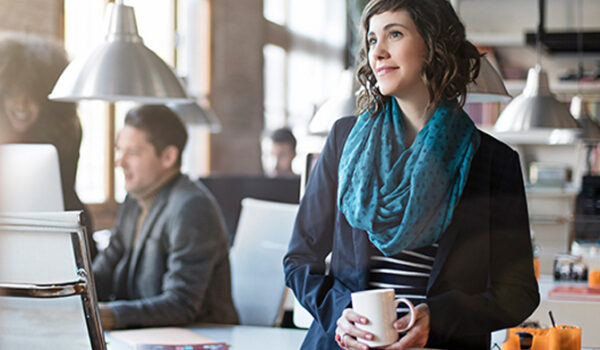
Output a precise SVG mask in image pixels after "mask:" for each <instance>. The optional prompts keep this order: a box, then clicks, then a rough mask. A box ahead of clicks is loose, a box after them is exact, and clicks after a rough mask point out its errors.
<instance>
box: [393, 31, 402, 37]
mask: <svg viewBox="0 0 600 350" xmlns="http://www.w3.org/2000/svg"><path fill="white" fill-rule="evenodd" d="M402 35H403V34H402V32H398V31H394V32H391V33H390V36H391V37H392V38H399V37H401V36H402Z"/></svg>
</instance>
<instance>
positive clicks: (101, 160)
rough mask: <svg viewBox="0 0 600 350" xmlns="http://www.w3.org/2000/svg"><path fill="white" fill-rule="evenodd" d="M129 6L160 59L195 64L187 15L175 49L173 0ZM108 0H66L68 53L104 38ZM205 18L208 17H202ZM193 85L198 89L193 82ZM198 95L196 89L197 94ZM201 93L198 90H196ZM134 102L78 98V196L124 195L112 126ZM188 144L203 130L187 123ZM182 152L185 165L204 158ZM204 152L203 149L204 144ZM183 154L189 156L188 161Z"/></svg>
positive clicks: (133, 0) (184, 67)
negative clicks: (79, 100) (80, 140)
mask: <svg viewBox="0 0 600 350" xmlns="http://www.w3.org/2000/svg"><path fill="white" fill-rule="evenodd" d="M205 2H206V1H201V3H202V4H201V5H203V6H204V7H202V8H201V10H205V11H206V10H207V8H206V4H205ZM179 3H180V4H179V6H180V7H181V8H180V10H179V14H180V15H179V16H180V17H182V16H183V14H186V10H189V9H190V8H192V6H196V7H198V8H200V7H201V6H200V5H198V2H197V1H196V2H194V4H191V3H192V2H191V1H179ZM125 4H126V5H128V6H132V7H134V11H135V16H136V22H137V26H138V32H139V34H140V35H141V36H142V38H143V40H144V44H145V45H146V46H147V47H148V48H150V49H151V50H153V51H154V52H155V53H156V54H157V55H158V56H160V57H161V58H162V59H163V61H165V62H166V63H167V64H169V65H170V66H174V65H175V63H176V62H177V63H178V71H179V72H185V73H186V74H187V73H189V72H190V71H193V69H192V68H191V67H190V65H191V64H194V62H193V61H192V60H190V59H189V57H190V55H189V51H190V50H192V49H194V48H193V47H192V48H190V46H191V43H190V41H192V40H193V39H194V38H193V35H194V33H195V32H194V30H190V29H189V28H188V27H189V26H192V25H193V23H191V21H189V20H186V19H187V17H185V16H184V17H183V18H182V21H181V22H182V23H180V26H179V27H180V28H178V29H181V30H182V35H181V37H184V38H185V37H186V35H187V34H188V33H189V34H190V35H189V37H190V39H189V40H187V43H186V41H185V40H179V41H180V42H179V43H178V44H179V46H178V47H177V48H178V51H181V54H180V55H179V56H178V52H176V50H175V48H176V43H177V42H176V41H177V39H178V38H177V37H176V32H175V28H176V26H177V20H178V18H176V16H175V11H176V9H175V6H176V5H177V2H176V1H175V0H169V1H165V0H129V1H125ZM105 5H106V0H88V1H85V2H84V1H80V0H65V1H64V10H65V16H64V17H65V46H66V48H67V51H68V53H69V56H70V57H71V59H72V58H74V57H76V56H78V55H85V54H86V53H87V52H88V51H90V50H92V49H94V48H95V47H96V46H97V45H98V44H99V43H100V42H101V41H102V40H104V35H105V33H104V23H103V20H104V13H105ZM204 22H207V21H204ZM195 90H196V91H198V90H201V89H200V88H196V89H195ZM197 95H199V94H197ZM199 97H200V96H199ZM133 106H134V104H133V103H129V102H118V103H116V104H114V108H113V107H111V106H110V105H109V104H107V103H105V102H102V101H82V102H80V103H79V107H78V114H79V117H80V119H81V123H82V128H83V140H82V145H81V149H80V159H79V166H78V172H77V183H76V190H77V193H78V194H79V196H80V197H81V199H82V201H83V202H85V203H104V204H106V203H114V202H115V201H117V202H119V201H122V200H123V199H124V197H125V194H126V193H125V189H124V179H123V175H122V171H121V170H120V169H118V168H115V167H114V140H115V136H116V135H115V132H116V131H118V130H120V129H121V128H122V127H123V123H124V118H125V114H126V112H127V110H129V109H130V108H132V107H133ZM190 129H191V130H190V142H189V143H190V144H192V143H199V142H202V140H198V139H202V138H203V137H206V135H205V134H203V133H202V132H199V131H197V130H193V129H194V128H193V127H191V128H190ZM186 152H187V153H188V154H187V155H186V153H185V152H184V155H183V157H184V160H183V168H184V169H186V168H190V162H192V161H195V162H200V163H202V162H203V159H202V158H205V157H206V156H207V155H206V153H200V154H191V155H190V154H189V153H193V150H192V151H189V144H188V149H187V150H186ZM203 152H206V150H203ZM186 160H187V161H186Z"/></svg>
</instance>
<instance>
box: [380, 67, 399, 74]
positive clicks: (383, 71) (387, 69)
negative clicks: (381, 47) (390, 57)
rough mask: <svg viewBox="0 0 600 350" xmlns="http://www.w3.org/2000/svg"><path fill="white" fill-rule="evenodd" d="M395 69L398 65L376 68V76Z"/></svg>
mask: <svg viewBox="0 0 600 350" xmlns="http://www.w3.org/2000/svg"><path fill="white" fill-rule="evenodd" d="M396 69H398V67H391V66H384V67H379V68H377V69H376V72H377V75H378V76H383V75H386V74H388V73H390V72H392V71H395V70H396Z"/></svg>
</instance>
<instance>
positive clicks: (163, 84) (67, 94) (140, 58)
mask: <svg viewBox="0 0 600 350" xmlns="http://www.w3.org/2000/svg"><path fill="white" fill-rule="evenodd" d="M107 13H109V14H110V18H109V21H108V23H107V24H108V29H107V35H106V38H105V42H103V43H102V44H101V45H100V46H99V47H97V48H96V49H94V50H93V51H92V52H91V53H90V54H89V55H87V56H82V57H78V58H76V59H75V60H74V61H73V62H71V63H70V64H69V65H68V66H67V68H66V69H65V70H64V72H63V73H62V74H61V76H60V77H59V78H58V81H57V82H56V85H55V86H54V89H53V90H52V92H51V93H50V95H49V96H48V97H49V98H50V99H51V100H57V101H73V102H75V101H80V100H104V101H108V102H116V101H134V102H139V103H167V102H189V101H190V99H189V97H188V96H187V93H186V90H185V88H184V87H183V86H182V84H181V82H180V81H179V79H178V78H177V76H176V75H175V74H174V72H173V70H172V69H171V68H170V67H169V66H167V65H166V64H165V63H164V62H163V61H162V60H161V59H160V58H159V57H158V56H157V55H156V54H155V53H154V52H152V51H151V50H150V49H148V48H147V47H146V46H144V44H143V41H142V38H141V37H140V36H139V35H138V32H137V25H136V21H135V14H134V12H133V8H132V7H130V6H125V5H123V4H120V3H118V4H115V3H109V4H108V8H107Z"/></svg>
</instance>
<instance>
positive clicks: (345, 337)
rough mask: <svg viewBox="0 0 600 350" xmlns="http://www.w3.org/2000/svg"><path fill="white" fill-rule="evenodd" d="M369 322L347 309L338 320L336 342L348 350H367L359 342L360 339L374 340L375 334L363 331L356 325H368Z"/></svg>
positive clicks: (366, 347)
mask: <svg viewBox="0 0 600 350" xmlns="http://www.w3.org/2000/svg"><path fill="white" fill-rule="evenodd" d="M368 322H369V320H368V319H367V318H366V317H364V316H361V315H359V314H357V313H356V312H354V310H352V309H345V310H344V312H342V316H340V318H338V320H337V328H336V331H335V333H336V335H337V336H336V340H338V339H339V341H338V343H341V344H343V345H344V347H345V348H346V349H360V350H367V349H369V347H368V346H366V345H364V344H362V343H360V342H359V340H358V339H360V338H362V339H366V340H371V339H373V334H371V333H369V332H366V331H363V330H362V329H359V328H358V327H356V326H355V324H367V323H368Z"/></svg>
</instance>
